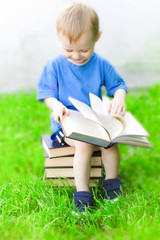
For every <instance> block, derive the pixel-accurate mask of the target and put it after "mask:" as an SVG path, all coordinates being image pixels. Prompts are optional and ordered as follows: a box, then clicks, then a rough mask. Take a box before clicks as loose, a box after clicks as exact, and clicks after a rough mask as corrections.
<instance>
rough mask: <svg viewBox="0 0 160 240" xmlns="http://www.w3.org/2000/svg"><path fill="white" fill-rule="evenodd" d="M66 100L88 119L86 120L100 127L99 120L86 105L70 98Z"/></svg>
mask: <svg viewBox="0 0 160 240" xmlns="http://www.w3.org/2000/svg"><path fill="white" fill-rule="evenodd" d="M68 99H69V101H70V102H71V103H72V104H73V105H74V106H75V107H76V108H77V109H78V111H79V112H80V113H81V114H82V116H83V117H85V118H88V119H90V120H92V121H94V122H97V123H99V124H100V125H102V123H101V121H100V120H99V118H98V117H97V115H96V114H95V113H94V111H93V110H92V109H91V108H90V107H89V106H88V105H87V104H85V103H83V102H81V101H78V100H77V99H74V98H72V97H69V98H68Z"/></svg>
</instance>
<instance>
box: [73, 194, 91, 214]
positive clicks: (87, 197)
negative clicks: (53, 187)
mask: <svg viewBox="0 0 160 240" xmlns="http://www.w3.org/2000/svg"><path fill="white" fill-rule="evenodd" d="M73 194H74V199H73V201H72V208H71V209H72V214H74V215H79V212H80V213H82V214H84V215H86V210H88V211H89V212H90V209H89V207H90V205H91V203H92V193H91V192H87V191H78V192H77V191H75V192H74V193H73Z"/></svg>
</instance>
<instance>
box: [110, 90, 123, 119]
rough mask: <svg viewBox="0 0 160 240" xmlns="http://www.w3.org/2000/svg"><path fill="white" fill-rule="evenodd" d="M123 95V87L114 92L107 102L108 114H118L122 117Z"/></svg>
mask: <svg viewBox="0 0 160 240" xmlns="http://www.w3.org/2000/svg"><path fill="white" fill-rule="evenodd" d="M125 96H126V91H125V90H123V89H119V90H117V91H116V92H115V94H114V99H113V100H112V101H111V102H110V104H109V109H108V111H109V112H110V114H118V115H121V116H122V117H124V115H125V113H126V105H125Z"/></svg>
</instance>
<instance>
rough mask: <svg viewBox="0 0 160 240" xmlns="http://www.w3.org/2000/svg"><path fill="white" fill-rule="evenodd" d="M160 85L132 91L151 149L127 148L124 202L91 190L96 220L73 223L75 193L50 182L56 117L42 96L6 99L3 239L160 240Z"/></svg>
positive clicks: (0, 212) (0, 162)
mask: <svg viewBox="0 0 160 240" xmlns="http://www.w3.org/2000/svg"><path fill="white" fill-rule="evenodd" d="M159 92H160V85H158V84H157V85H154V86H153V87H150V88H149V89H138V90H136V91H130V93H129V95H128V97H127V110H128V111H131V112H132V113H133V114H134V115H135V116H136V117H137V119H138V120H139V121H140V122H141V123H142V124H143V126H144V127H145V128H146V129H147V130H148V132H149V134H150V136H151V137H150V141H151V143H152V148H151V149H146V148H138V147H131V146H120V152H121V167H120V177H121V179H122V181H123V191H124V199H123V200H121V201H119V202H117V203H116V204H114V205H112V204H108V205H105V204H104V203H103V200H102V195H103V191H102V188H101V187H99V188H95V189H92V192H93V194H94V202H93V205H94V209H95V214H93V215H90V216H89V217H83V219H82V218H79V219H78V218H76V217H74V216H72V214H71V211H70V205H71V200H72V192H73V191H74V190H75V188H74V187H73V188H69V187H64V188H56V187H54V188H53V187H51V185H50V183H47V182H44V181H43V179H42V176H43V171H44V169H43V166H44V159H43V149H42V147H41V143H40V136H41V135H43V134H46V133H49V134H50V133H51V130H50V119H49V114H50V112H49V110H48V109H47V108H46V107H45V106H44V104H42V103H38V102H37V101H36V100H35V99H36V93H35V92H31V93H29V94H27V93H24V92H19V93H17V94H5V95H1V96H0V113H1V117H0V239H7V240H8V239H27V240H28V239H39V240H41V239H56V240H57V239H82V240H83V239H91V240H100V239H109V240H112V239H116V240H122V239H126V240H127V239H137V240H138V239H145V240H146V239H154V240H155V239H159V235H160V188H159V186H160V164H159V159H160V146H159V139H160V133H159V130H158V129H159V125H160V98H159Z"/></svg>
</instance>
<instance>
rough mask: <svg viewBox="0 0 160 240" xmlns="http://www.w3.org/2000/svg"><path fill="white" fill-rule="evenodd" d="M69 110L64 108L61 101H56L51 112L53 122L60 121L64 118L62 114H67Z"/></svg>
mask: <svg viewBox="0 0 160 240" xmlns="http://www.w3.org/2000/svg"><path fill="white" fill-rule="evenodd" d="M69 114H70V110H69V109H68V108H66V107H65V106H64V105H63V104H62V103H60V102H59V103H58V104H57V105H56V107H55V109H54V111H53V113H52V117H53V118H54V120H55V122H57V123H60V121H62V120H63V119H64V115H67V116H69Z"/></svg>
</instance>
